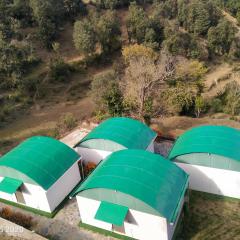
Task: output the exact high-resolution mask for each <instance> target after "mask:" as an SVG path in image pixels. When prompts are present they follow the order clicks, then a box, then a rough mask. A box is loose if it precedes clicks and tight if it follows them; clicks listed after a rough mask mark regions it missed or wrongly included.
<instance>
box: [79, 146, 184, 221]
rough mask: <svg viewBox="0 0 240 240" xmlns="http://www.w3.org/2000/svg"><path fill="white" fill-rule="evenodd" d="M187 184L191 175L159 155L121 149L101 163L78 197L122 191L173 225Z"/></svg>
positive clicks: (82, 185)
mask: <svg viewBox="0 0 240 240" xmlns="http://www.w3.org/2000/svg"><path fill="white" fill-rule="evenodd" d="M187 183H188V175H187V174H186V173H185V172H184V171H183V170H182V169H180V168H179V167H178V166H177V165H175V164H174V163H172V162H170V161H168V160H166V159H164V158H163V157H161V156H160V155H156V154H153V153H150V152H147V151H143V150H122V151H118V152H115V153H112V154H111V155H110V156H109V157H107V158H106V159H105V160H104V161H102V162H101V163H100V165H99V166H98V167H97V168H96V169H95V170H94V172H93V173H92V174H91V175H90V176H89V177H88V178H87V179H86V180H85V182H83V184H81V185H80V187H79V188H78V189H77V190H76V191H75V194H76V193H80V192H82V191H87V190H89V189H99V188H101V189H110V190H114V191H119V192H122V193H125V194H128V195H130V196H132V197H134V198H136V199H138V200H140V201H142V202H144V203H146V204H147V205H149V206H150V207H151V208H153V209H154V210H156V211H157V212H158V213H159V215H161V216H164V217H165V218H167V219H168V220H169V222H174V221H175V218H176V216H177V213H178V210H179V204H180V200H181V199H182V198H183V196H184V193H185V190H186V187H187ZM123 205H124V204H123ZM127 207H128V206H127Z"/></svg>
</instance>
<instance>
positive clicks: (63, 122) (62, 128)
mask: <svg viewBox="0 0 240 240" xmlns="http://www.w3.org/2000/svg"><path fill="white" fill-rule="evenodd" d="M76 126H77V119H76V118H75V117H74V116H73V114H72V113H67V114H65V115H63V116H62V117H61V118H60V119H59V121H58V123H57V125H56V127H55V129H54V131H53V136H54V137H59V136H61V135H62V134H64V133H65V132H66V131H70V130H72V129H73V128H75V127H76Z"/></svg>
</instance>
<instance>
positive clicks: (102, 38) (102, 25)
mask: <svg viewBox="0 0 240 240" xmlns="http://www.w3.org/2000/svg"><path fill="white" fill-rule="evenodd" d="M95 31H96V33H97V37H98V41H99V43H100V45H101V47H102V52H103V53H109V52H112V51H114V50H116V49H118V48H119V47H120V46H121V44H120V35H121V30H120V23H119V20H118V18H117V15H116V13H115V12H113V11H107V12H106V13H105V14H103V15H102V16H101V17H100V18H99V19H98V20H97V25H96V26H95Z"/></svg>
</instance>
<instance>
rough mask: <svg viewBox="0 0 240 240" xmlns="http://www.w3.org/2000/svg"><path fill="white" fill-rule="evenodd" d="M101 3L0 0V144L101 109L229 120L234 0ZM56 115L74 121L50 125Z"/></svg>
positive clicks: (234, 76)
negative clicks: (225, 0)
mask: <svg viewBox="0 0 240 240" xmlns="http://www.w3.org/2000/svg"><path fill="white" fill-rule="evenodd" d="M110 2H111V4H110ZM110 2H109V1H101V2H100V3H99V2H94V1H83V2H82V1H80V0H72V1H65V3H61V1H57V2H55V1H54V0H51V1H48V4H45V3H44V1H42V3H44V4H40V2H38V1H34V0H30V1H28V0H24V1H20V2H19V1H13V2H12V3H11V4H9V3H8V1H2V3H1V5H0V8H1V14H0V21H1V22H2V23H3V26H4V27H3V28H1V29H0V31H1V33H2V35H1V41H0V42H1V47H0V48H1V51H0V55H1V61H2V64H1V65H0V73H1V84H0V106H1V108H0V137H1V149H0V153H3V152H5V151H6V150H8V149H9V148H11V147H12V146H14V145H15V144H16V143H17V142H19V141H20V140H21V139H24V138H26V137H28V136H30V135H33V134H47V135H52V136H56V137H58V136H59V134H62V133H63V132H64V131H65V130H66V131H67V130H68V129H69V128H71V127H72V126H75V125H74V124H76V123H77V122H81V121H82V120H89V119H91V120H93V121H99V120H101V119H104V118H105V117H108V116H111V115H128V116H133V117H136V118H141V119H144V120H145V121H149V120H151V119H152V118H154V122H158V121H159V122H160V123H159V125H160V126H161V121H162V120H161V118H163V119H171V118H172V117H174V116H180V118H181V116H183V118H184V117H187V118H189V119H191V118H196V117H197V118H199V120H197V119H195V121H201V118H202V117H204V118H205V119H209V122H211V121H212V120H211V119H212V118H213V117H214V116H215V114H219V113H220V114H221V113H224V114H222V115H221V116H222V117H223V121H225V122H226V124H228V121H229V122H230V121H234V120H236V121H237V120H238V115H239V111H240V102H239V100H238V96H239V95H238V94H239V92H240V90H239V89H240V87H239V85H238V84H239V80H240V79H239V63H240V62H239V57H240V46H239V44H238V42H239V37H240V36H239V32H240V31H239V29H240V28H239V26H238V20H237V16H238V15H237V11H238V10H237V6H234V7H235V8H233V6H232V5H231V6H230V5H228V4H225V5H223V4H222V2H221V1H218V5H217V6H216V5H215V1H211V0H209V1H194V0H193V1H190V2H189V3H187V2H186V1H183V0H179V1H177V0H166V1H153V3H148V4H141V2H140V1H139V2H138V4H137V5H134V4H131V6H130V7H129V2H130V1H110ZM150 2H151V1H150ZM220 3H221V4H220ZM61 4H62V5H61ZM52 6H54V8H52ZM53 9H54V11H53ZM111 9H113V11H112V10H111ZM194 14H195V15H194ZM13 20H14V21H13ZM219 39H220V40H221V41H219ZM136 44H137V45H136ZM6 49H9V51H13V53H17V54H9V55H7V54H8V53H7V52H6V51H5V50H6ZM122 49H125V53H123V55H122ZM151 51H152V52H151ZM166 52H168V53H167V55H166ZM149 54H150V55H149ZM153 55H154V59H151V57H150V58H149V56H153ZM133 57H134V58H133ZM140 58H141V60H140ZM165 58H166V59H165ZM6 59H8V61H6ZM164 59H165V60H166V61H165V60H164ZM141 61H144V62H141ZM164 61H165V62H164ZM167 62H168V64H170V65H168V66H167V65H165V66H164V64H166V63H167ZM141 64H142V66H144V71H140V70H139V71H138V72H137V71H136V69H138V68H136V67H135V66H139V69H140V68H141ZM169 66H172V67H173V68H172V70H171V71H169V72H164V67H169ZM142 69H143V68H142ZM165 69H167V68H165ZM154 71H155V72H154ZM149 73H150V77H149V79H150V80H148V79H144V77H143V78H142V80H143V82H144V84H146V85H148V82H147V81H151V80H154V81H153V82H154V83H153V85H151V87H150V88H149V89H147V91H146V93H145V95H144V96H142V97H141V98H142V99H143V100H141V98H140V95H139V93H140V92H141V89H142V87H143V86H141V85H140V84H139V82H136V80H137V79H141V77H142V76H146V74H149ZM136 75H138V77H137V78H136V79H134V76H136ZM156 75H158V76H161V77H160V78H156V79H155V76H156ZM128 76H133V77H131V78H130V77H128ZM139 76H140V77H139ZM159 84H160V85H161V88H159V86H160V85H159ZM133 86H134V87H133ZM130 89H134V91H130ZM233 89H234V90H237V91H235V92H234V93H233ZM109 93H111V94H109ZM233 103H234V105H233ZM68 113H70V114H71V115H69V114H68ZM66 114H68V115H69V116H70V117H69V116H68V117H69V118H70V120H69V119H68V121H69V122H71V121H72V122H74V124H73V125H71V124H70V125H71V126H70V127H65V128H64V129H65V130H62V131H59V129H57V128H58V126H59V124H61V122H62V121H63V118H64V116H65V115H66ZM158 119H160V120H158ZM230 119H231V120H230ZM65 124H66V122H65ZM236 124H237V123H236ZM173 130H174V127H173Z"/></svg>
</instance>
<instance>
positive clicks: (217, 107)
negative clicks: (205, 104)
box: [209, 98, 223, 113]
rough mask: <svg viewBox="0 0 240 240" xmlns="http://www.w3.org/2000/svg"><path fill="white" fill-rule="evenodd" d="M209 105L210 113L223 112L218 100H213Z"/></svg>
mask: <svg viewBox="0 0 240 240" xmlns="http://www.w3.org/2000/svg"><path fill="white" fill-rule="evenodd" d="M209 105H210V111H211V112H213V113H219V112H222V111H223V104H222V101H221V99H219V98H214V99H213V100H212V101H211V102H210V104H209Z"/></svg>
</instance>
